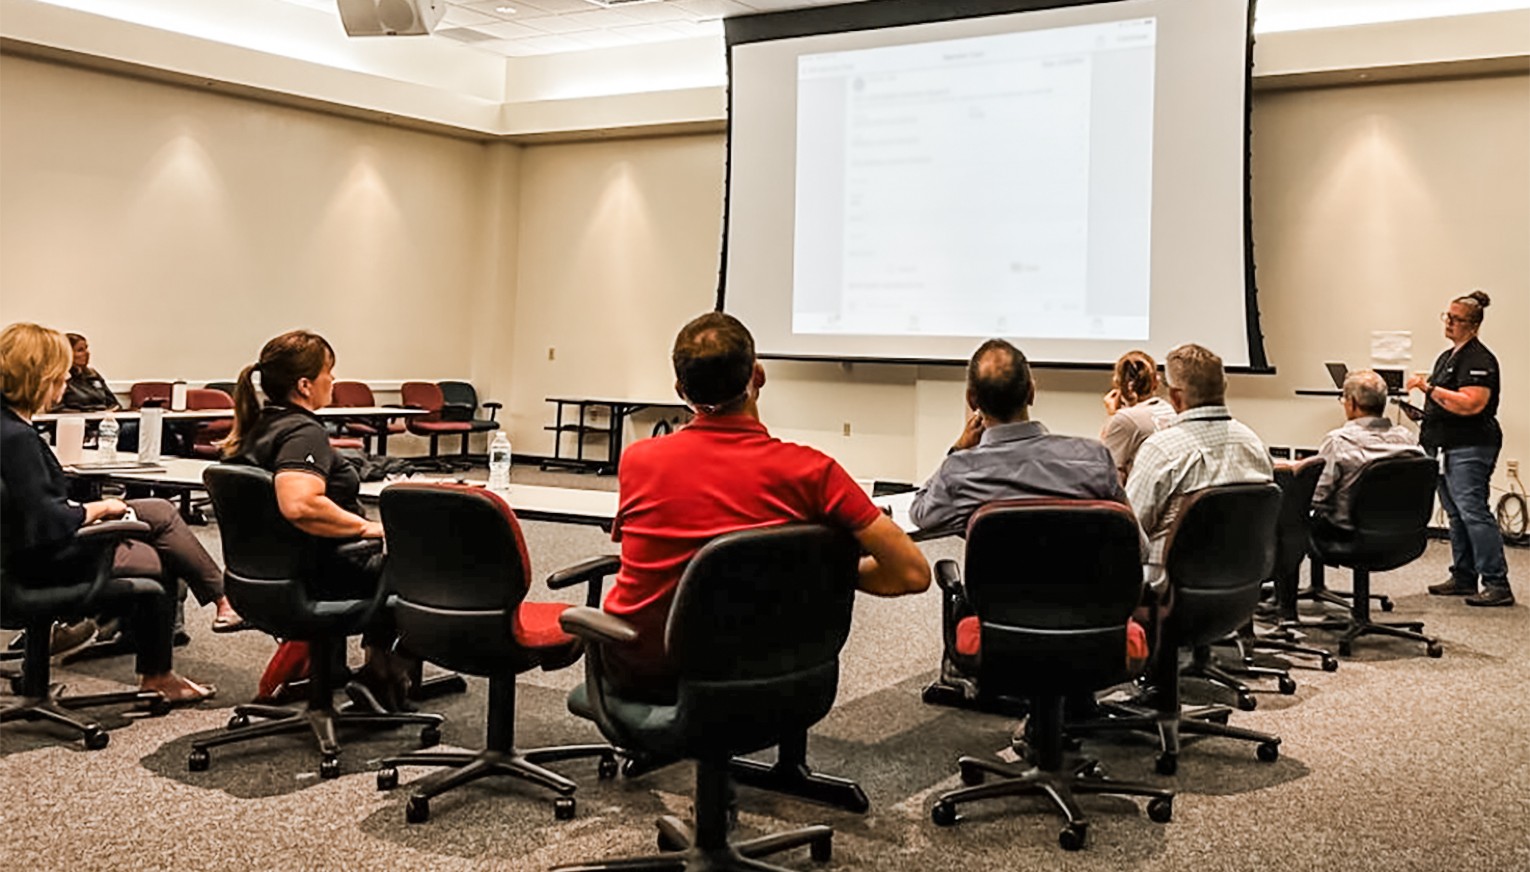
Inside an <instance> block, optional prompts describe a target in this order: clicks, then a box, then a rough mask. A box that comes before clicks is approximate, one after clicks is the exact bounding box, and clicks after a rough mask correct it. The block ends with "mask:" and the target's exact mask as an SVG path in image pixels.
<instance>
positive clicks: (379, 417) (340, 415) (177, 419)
mask: <svg viewBox="0 0 1530 872" xmlns="http://www.w3.org/2000/svg"><path fill="white" fill-rule="evenodd" d="M314 414H315V415H317V416H319V417H320V418H322V419H324V420H327V421H335V422H338V423H344V422H346V421H357V422H360V423H363V424H370V425H372V428H373V429H375V430H376V431H377V453H378V454H387V453H388V422H389V421H392V420H394V419H396V418H413V417H418V416H420V415H428V414H430V412H428V411H426V410H425V409H412V408H408V407H405V406H325V407H324V408H322V409H319V410H318V411H316V412H314ZM107 415H111V416H112V417H114V418H116V419H117V420H118V421H119V422H121V421H137V420H138V419H139V418H141V417H142V413H141V412H139V411H138V410H136V409H113V410H110V411H107V410H105V409H101V410H97V411H92V412H43V413H41V414H37V415H33V416H32V423H33V424H34V425H39V426H44V427H46V428H48V429H51V428H52V427H53V425H54V423H56V422H57V421H58V420H59V419H61V418H84V419H85V421H86V422H87V423H91V422H99V421H102V420H104V419H105V418H106V416H107ZM232 417H234V410H233V409H185V410H181V411H171V410H169V409H166V410H164V421H165V423H166V424H168V425H170V426H172V427H192V426H195V425H196V424H200V423H204V422H206V421H221V420H227V419H229V418H232Z"/></svg>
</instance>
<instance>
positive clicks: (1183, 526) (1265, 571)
mask: <svg viewBox="0 0 1530 872" xmlns="http://www.w3.org/2000/svg"><path fill="white" fill-rule="evenodd" d="M1280 499H1281V497H1280V488H1279V487H1277V486H1276V485H1274V484H1224V485H1217V486H1215V487H1208V488H1204V489H1202V490H1199V491H1195V492H1194V493H1191V494H1189V495H1188V496H1187V497H1186V499H1185V502H1184V505H1183V506H1182V508H1181V511H1180V515H1179V518H1178V520H1177V521H1176V522H1175V524H1174V528H1173V529H1172V530H1171V531H1170V532H1169V541H1168V545H1167V546H1166V551H1165V555H1164V570H1165V572H1166V573H1167V574H1168V577H1169V584H1170V586H1171V588H1172V591H1171V593H1170V598H1171V609H1172V610H1171V611H1170V613H1169V619H1168V624H1167V626H1168V627H1169V628H1170V632H1171V633H1172V635H1173V639H1174V642H1175V643H1176V644H1178V645H1202V644H1207V643H1209V642H1212V641H1215V640H1217V639H1220V638H1222V637H1223V636H1225V635H1227V634H1228V633H1230V632H1232V631H1233V630H1236V629H1237V628H1239V627H1241V626H1243V624H1244V623H1246V622H1247V621H1248V619H1249V616H1250V615H1252V614H1253V613H1254V608H1255V607H1256V606H1257V605H1258V604H1259V592H1260V589H1261V588H1262V586H1263V584H1264V582H1265V580H1266V579H1268V578H1269V577H1270V571H1271V570H1272V569H1273V568H1274V565H1275V527H1276V523H1277V521H1278V520H1279V518H1280Z"/></svg>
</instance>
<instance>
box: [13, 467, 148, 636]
mask: <svg viewBox="0 0 1530 872" xmlns="http://www.w3.org/2000/svg"><path fill="white" fill-rule="evenodd" d="M25 518H26V510H25V509H24V508H23V507H21V506H18V505H15V504H13V503H12V501H11V496H10V491H9V490H8V489H7V488H6V486H5V482H4V481H3V480H0V622H3V626H5V627H7V628H11V629H19V628H22V627H26V626H28V625H29V624H36V623H37V622H38V621H39V620H41V624H42V630H43V631H46V629H47V625H48V624H50V623H52V620H53V618H55V617H59V618H64V617H74V616H79V615H80V613H81V611H82V607H83V606H85V605H86V604H87V603H88V602H90V600H91V599H92V598H93V597H94V596H95V595H96V594H97V593H98V592H99V590H100V589H101V588H102V587H103V586H104V585H105V584H106V582H107V580H108V579H109V578H110V576H111V566H112V555H113V553H114V551H115V548H116V545H117V542H118V540H117V539H115V538H109V537H101V538H99V539H97V540H95V541H80V542H77V543H75V544H74V554H73V555H72V559H70V560H68V561H67V562H60V563H50V564H49V565H48V569H47V571H45V572H43V571H37V570H36V569H35V568H33V567H28V566H24V565H19V562H18V560H17V557H18V555H17V552H16V543H17V542H18V541H19V538H20V532H21V531H20V530H19V529H18V527H19V525H20V524H22V523H24V522H25ZM145 529H146V528H145ZM34 629H36V627H34Z"/></svg>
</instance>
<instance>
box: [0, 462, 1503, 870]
mask: <svg viewBox="0 0 1530 872" xmlns="http://www.w3.org/2000/svg"><path fill="white" fill-rule="evenodd" d="M517 480H528V479H525V478H523V477H522V475H521V474H520V473H519V471H518V475H517ZM558 481H559V483H565V484H571V485H573V486H593V487H609V486H611V484H613V483H612V482H611V481H610V480H609V479H595V478H592V477H568V476H565V477H563V478H561V479H559V480H558ZM524 527H525V531H526V535H527V538H528V540H529V541H528V545H529V551H530V555H531V560H532V563H533V569H534V572H535V573H536V574H537V576H538V577H542V576H545V575H546V574H547V573H549V572H551V571H553V570H555V569H557V568H559V567H561V566H564V565H567V564H569V563H572V562H574V561H576V560H579V559H582V558H584V557H588V556H592V555H595V554H601V553H609V552H611V551H612V550H613V546H612V544H611V543H610V542H609V540H608V539H607V537H606V536H605V534H603V533H601V532H600V531H599V530H598V529H596V528H592V527H573V526H563V525H553V524H544V523H527V524H525V525H524ZM199 535H201V536H203V537H204V540H205V541H206V543H207V544H208V547H209V550H211V551H212V553H213V554H214V556H215V557H216V556H218V555H219V552H218V548H217V531H216V526H209V527H204V528H199ZM924 547H925V549H926V551H927V552H928V554H929V556H930V557H931V559H932V560H933V559H935V558H940V557H959V556H960V543H959V542H956V541H954V540H947V541H940V542H932V543H926V544H925V546H924ZM1509 560H1510V577H1511V579H1513V580H1515V581H1516V582H1517V583H1518V585H1519V587H1520V593H1521V595H1522V596H1530V552H1527V551H1525V550H1523V549H1510V551H1509ZM1448 561H1449V549H1448V547H1447V546H1446V545H1445V544H1444V543H1443V542H1434V543H1431V545H1430V547H1429V550H1428V552H1427V553H1426V554H1425V555H1424V557H1422V558H1421V559H1420V560H1418V561H1417V562H1415V563H1414V564H1412V565H1411V566H1408V567H1406V568H1404V569H1401V570H1398V571H1395V572H1390V573H1385V574H1382V575H1379V576H1377V577H1376V579H1375V583H1374V585H1375V590H1376V591H1377V592H1378V593H1387V594H1390V595H1391V596H1393V597H1394V598H1395V600H1396V612H1395V613H1394V616H1396V617H1398V618H1404V617H1406V618H1413V617H1417V618H1419V619H1422V620H1424V621H1425V622H1427V627H1426V629H1427V630H1428V631H1429V632H1430V633H1431V634H1435V635H1438V636H1439V637H1440V638H1441V639H1442V641H1443V643H1444V645H1445V656H1444V657H1443V658H1442V659H1439V660H1433V659H1428V658H1426V657H1425V656H1424V652H1423V646H1422V645H1417V644H1410V643H1403V642H1394V641H1390V640H1385V639H1368V640H1365V641H1364V642H1362V643H1360V644H1359V646H1358V648H1357V650H1356V652H1355V655H1354V656H1353V657H1350V658H1346V659H1345V660H1344V661H1343V663H1342V665H1341V666H1340V668H1339V670H1338V671H1337V672H1335V673H1324V672H1321V671H1319V670H1317V669H1316V668H1313V666H1312V665H1310V664H1302V665H1303V666H1304V667H1305V668H1299V669H1297V670H1296V671H1294V672H1293V674H1294V675H1295V676H1296V678H1297V680H1298V682H1299V687H1298V689H1297V692H1296V693H1295V694H1294V695H1292V696H1282V695H1280V694H1278V693H1275V692H1266V693H1261V694H1259V704H1258V708H1257V709H1256V710H1255V711H1252V712H1247V713H1244V712H1234V714H1233V723H1235V724H1242V725H1245V726H1248V727H1251V728H1254V729H1259V730H1266V731H1270V732H1274V733H1277V734H1279V735H1280V736H1281V738H1282V739H1283V744H1282V745H1281V751H1282V753H1281V756H1280V758H1279V760H1277V761H1276V762H1274V763H1262V762H1259V761H1258V760H1257V759H1256V758H1255V754H1254V751H1253V748H1252V746H1250V745H1247V744H1244V743H1239V742H1234V741H1229V740H1220V739H1217V740H1207V741H1201V742H1197V743H1195V744H1193V745H1191V746H1189V747H1187V748H1186V750H1185V753H1184V755H1183V756H1182V758H1181V764H1180V771H1179V773H1178V775H1176V776H1175V777H1173V778H1163V777H1160V776H1157V775H1155V774H1154V773H1153V756H1154V745H1153V744H1152V743H1150V742H1149V741H1147V740H1146V739H1140V740H1133V739H1125V740H1118V741H1115V742H1106V741H1090V742H1088V743H1086V745H1085V748H1084V750H1085V751H1086V752H1087V753H1089V754H1091V755H1094V756H1098V757H1099V758H1101V759H1102V761H1103V763H1104V766H1105V768H1106V770H1107V771H1108V772H1109V773H1110V774H1111V775H1113V776H1116V777H1119V778H1125V779H1133V780H1147V781H1153V782H1160V783H1163V784H1166V785H1172V786H1173V787H1174V788H1175V789H1176V790H1178V791H1179V795H1178V798H1177V800H1176V804H1175V814H1174V820H1173V822H1172V823H1169V824H1167V825H1159V824H1155V823H1152V822H1150V821H1149V820H1148V819H1147V815H1146V814H1145V812H1144V810H1143V808H1142V807H1141V805H1139V804H1138V803H1136V802H1134V801H1130V800H1126V799H1120V798H1102V799H1094V800H1085V810H1086V811H1087V812H1088V813H1089V814H1090V816H1091V820H1092V827H1091V833H1090V844H1089V847H1088V848H1087V849H1086V850H1085V851H1083V852H1079V853H1065V852H1063V851H1062V850H1061V849H1059V847H1058V845H1057V831H1058V828H1059V821H1058V819H1057V818H1056V817H1054V815H1053V814H1052V813H1051V812H1050V810H1049V808H1048V807H1047V806H1046V805H1043V804H1042V803H1040V802H1039V801H1031V800H1019V799H1015V800H1000V801H994V802H987V803H978V804H974V805H972V806H968V807H967V808H966V809H965V810H964V814H965V815H966V817H965V819H964V820H963V821H962V822H961V823H960V824H958V825H957V826H955V827H952V828H938V827H936V826H934V825H933V824H932V823H931V822H930V819H929V807H930V803H931V801H932V798H933V796H934V795H935V794H937V793H939V792H941V791H943V790H947V789H950V788H952V787H955V786H957V785H958V784H959V779H958V777H957V773H956V767H955V760H956V758H957V756H958V755H960V754H964V753H965V754H979V755H981V754H1004V753H1008V744H1009V738H1010V733H1011V730H1012V728H1013V724H1012V722H1011V721H1009V720H1007V719H1006V718H1003V717H1000V716H996V715H986V714H975V713H971V712H965V711H957V710H952V709H945V708H936V707H931V706H927V705H924V704H922V703H921V701H920V697H919V694H920V690H921V689H922V687H923V686H924V685H925V684H926V683H927V682H928V681H929V680H931V679H932V678H933V677H934V675H935V672H936V667H937V665H938V662H939V651H940V631H939V626H938V623H939V614H940V606H939V602H938V599H937V597H936V595H935V593H934V589H933V588H932V590H931V592H930V593H927V594H925V595H923V596H918V597H909V598H904V599H900V600H881V599H876V598H872V597H864V596H863V597H862V598H861V599H860V600H859V602H858V603H857V610H856V615H855V625H854V629H853V631H852V634H851V637H850V641H849V643H848V645H847V647H846V649H845V652H844V656H843V667H844V668H843V677H842V680H841V685H840V693H839V700H838V704H837V705H836V707H835V709H834V710H833V712H831V713H830V714H829V716H828V717H827V719H825V720H824V721H823V722H822V723H821V724H820V725H819V726H818V727H817V728H815V729H814V731H813V733H812V736H811V740H810V745H809V755H810V760H811V762H812V764H813V765H814V766H815V767H816V768H817V769H819V770H821V771H824V772H830V773H834V774H838V775H843V776H847V777H852V778H855V779H857V780H858V781H860V783H861V784H862V785H863V786H864V788H865V789H866V792H867V793H868V794H869V795H870V797H871V801H872V809H871V811H870V812H869V813H867V814H865V815H855V814H850V813H846V812H841V811H836V810H833V809H829V808H825V807H822V806H817V805H813V804H811V803H807V802H803V801H798V800H793V799H785V798H781V797H778V796H774V795H770V794H766V793H761V792H758V791H753V790H750V789H741V791H740V817H739V827H740V830H741V831H742V833H743V834H745V835H752V834H758V833H763V832H768V831H772V830H779V829H785V828H790V827H793V826H799V825H804V824H808V823H828V824H831V825H833V826H834V828H835V832H836V834H835V840H834V858H833V860H832V861H831V862H830V863H828V864H825V865H822V866H817V865H816V864H814V863H813V862H812V861H811V860H810V859H809V858H808V857H807V852H806V851H805V850H802V851H798V852H794V853H791V854H786V855H781V856H780V857H779V858H778V859H777V861H776V862H779V863H781V864H783V865H785V866H788V867H790V868H795V869H803V870H806V869H810V868H820V869H826V870H839V869H875V870H918V872H925V870H943V869H951V870H956V869H961V870H972V869H984V870H987V869H1006V870H1008V869H1028V868H1037V867H1039V868H1049V869H1053V868H1055V869H1065V870H1074V869H1077V870H1105V869H1112V870H1114V869H1132V870H1160V869H1163V870H1168V869H1190V868H1194V869H1197V870H1243V869H1256V868H1257V869H1293V868H1300V869H1314V870H1364V872H1375V870H1382V869H1386V870H1394V869H1396V870H1402V869H1409V870H1412V869H1416V870H1436V869H1442V868H1445V869H1451V868H1461V869H1472V870H1525V869H1530V732H1527V730H1526V728H1525V721H1526V718H1527V717H1530V706H1527V705H1526V704H1525V702H1524V689H1525V688H1526V686H1527V685H1530V658H1527V657H1526V654H1525V648H1526V645H1527V642H1526V637H1527V629H1530V620H1527V615H1530V610H1527V607H1526V605H1524V604H1521V605H1520V606H1518V607H1515V608H1511V609H1493V610H1475V609H1469V608H1468V607H1467V606H1465V605H1464V604H1463V603H1462V602H1461V601H1460V600H1458V599H1453V598H1452V599H1442V598H1437V597H1429V596H1427V595H1425V594H1424V593H1423V587H1424V585H1425V584H1427V583H1430V582H1433V581H1437V580H1439V579H1441V578H1443V577H1444V576H1445V568H1446V566H1447V564H1448ZM1329 581H1330V584H1331V585H1332V586H1335V587H1344V586H1346V584H1347V576H1346V575H1345V574H1344V573H1343V572H1333V571H1330V574H1329ZM539 593H540V598H543V599H551V598H557V595H555V594H552V593H549V592H546V591H545V590H544V591H540V592H539ZM563 593H564V594H566V597H565V598H567V599H569V600H574V599H577V598H578V596H579V592H578V591H565V592H563ZM211 620H212V613H211V609H210V608H208V609H203V610H199V611H192V612H191V613H190V614H189V615H188V626H189V630H190V632H191V635H192V641H191V643H190V644H189V645H187V646H185V647H183V648H180V649H178V650H177V654H176V666H177V668H178V669H179V670H181V671H182V672H184V673H186V674H187V675H190V676H192V677H195V678H197V679H199V680H204V681H211V682H214V683H216V684H217V686H218V688H219V693H218V698H217V699H216V700H215V701H213V702H211V703H207V704H203V705H201V706H199V707H196V708H190V709H180V710H176V711H174V712H172V713H170V714H169V715H167V716H165V717H162V718H147V717H136V716H133V715H131V713H124V712H121V711H120V710H111V709H105V710H97V712H98V713H99V714H100V717H101V720H102V723H103V725H104V726H106V727H108V729H109V730H110V732H111V744H110V746H109V747H107V748H106V749H104V750H101V751H96V752H90V751H85V750H83V748H82V747H81V746H80V743H79V742H78V741H71V740H68V739H66V738H63V736H62V734H61V733H55V732H52V731H51V730H50V729H49V728H46V727H39V726H20V727H14V728H12V727H9V726H8V727H7V728H6V729H5V730H4V732H3V733H0V796H3V801H0V857H3V858H5V859H4V865H5V867H6V868H9V869H33V870H53V869H61V870H65V869H66V870H95V869H125V868H139V867H157V868H166V869H174V870H189V869H220V870H226V869H396V868H420V869H446V870H456V869H528V870H531V869H544V868H547V867H548V866H551V865H553V864H556V863H561V862H572V861H578V860H584V859H594V858H601V857H609V856H623V855H632V854H641V853H650V852H652V850H653V849H654V829H653V823H652V821H653V818H654V817H656V816H657V815H659V814H664V813H677V814H680V815H682V816H686V815H687V814H688V812H689V809H690V802H691V800H690V796H691V790H692V780H691V779H692V769H691V768H690V766H689V765H687V764H681V765H676V766H671V767H669V768H666V769H662V770H659V771H657V772H653V773H650V774H647V775H644V776H641V777H638V778H634V779H626V778H619V779H617V780H614V781H600V780H598V779H597V777H596V773H595V765H594V762H593V761H573V762H568V763H562V764H557V766H556V768H558V769H560V770H561V771H563V772H564V773H566V774H567V775H569V777H571V778H573V779H574V780H576V781H578V782H579V784H580V789H579V793H578V814H577V816H576V817H575V819H574V820H571V821H556V820H554V818H553V813H552V804H551V801H550V797H549V796H548V795H547V794H545V793H544V792H542V791H539V790H536V789H533V788H531V787H529V786H526V785H522V784H517V783H495V782H488V783H481V784H480V785H479V786H475V787H472V788H469V789H466V790H459V791H457V792H455V793H454V794H449V795H447V796H444V797H441V798H439V799H437V800H435V801H434V802H433V803H432V806H431V811H432V817H431V820H430V821H429V822H427V823H425V824H421V825H409V824H406V823H405V821H404V809H403V803H404V797H405V790H404V789H402V788H401V789H400V790H397V791H394V792H391V793H383V792H379V791H378V790H377V788H376V784H375V778H374V776H373V774H372V773H373V771H374V769H375V768H376V761H377V760H378V759H379V758H381V757H382V756H384V755H387V754H392V753H396V752H399V751H403V750H407V749H410V748H412V747H414V745H415V740H416V738H417V737H416V734H415V733H414V732H413V731H402V730H401V731H397V732H393V733H382V734H378V735H374V736H371V737H367V738H361V737H358V738H356V739H353V740H351V741H349V742H347V743H346V744H345V751H344V753H343V757H342V763H343V774H342V775H341V777H340V778H338V779H335V780H321V779H320V778H318V776H317V774H316V769H317V762H318V761H317V755H316V753H315V752H314V751H313V749H312V747H311V745H310V743H309V740H308V739H307V738H306V737H303V738H301V739H299V738H292V739H286V740H276V741H274V742H265V743H255V744H253V745H249V746H234V747H230V748H226V749H215V750H214V752H213V760H212V766H211V768H210V769H209V770H208V771H206V772H189V771H187V767H186V755H187V751H188V750H189V747H190V743H191V741H192V740H193V739H194V738H195V737H197V736H200V735H205V734H207V733H209V732H211V731H213V730H216V729H218V728H219V727H220V726H222V724H223V723H224V722H225V721H226V720H227V718H228V714H229V712H228V709H229V708H230V707H232V706H233V705H235V704H236V703H238V702H242V701H245V700H247V699H249V697H250V696H251V695H252V694H253V692H254V689H255V684H256V680H257V678H258V676H259V674H260V671H261V669H262V667H263V665H264V663H265V661H266V659H267V658H268V657H269V656H270V653H271V651H272V650H273V649H274V644H275V643H274V642H273V641H272V640H271V639H270V638H268V637H265V636H263V635H260V634H258V633H253V632H251V633H241V634H236V635H232V636H219V635H214V634H212V633H211V632H210V631H209V625H210V622H211ZM1317 639H1318V640H1319V641H1321V640H1322V637H1321V636H1318V637H1317ZM1298 662H1299V661H1298ZM581 675H582V667H581V666H575V667H573V668H570V669H566V670H562V671H558V672H552V673H543V672H533V673H530V674H527V675H524V676H522V677H521V680H520V685H519V688H520V690H519V707H520V717H519V728H518V738H519V744H520V745H521V746H523V747H532V746H536V745H541V744H563V743H576V742H587V741H598V740H599V736H598V734H597V732H596V731H595V729H594V728H593V727H592V726H591V725H589V724H588V723H586V722H583V721H581V720H579V719H577V718H575V717H573V716H572V715H570V714H568V713H567V711H566V710H565V708H564V704H563V700H564V696H565V694H566V692H567V691H568V690H569V689H570V688H571V687H573V686H574V685H575V684H576V683H577V682H578V681H579V680H580V678H581ZM54 677H55V680H60V681H66V682H68V684H69V685H70V687H71V688H72V689H73V690H75V691H78V692H88V691H91V690H97V689H108V688H113V687H120V686H121V685H122V684H123V683H125V682H130V681H132V678H133V676H132V661H131V658H130V657H127V656H119V657H113V658H103V659H92V660H83V661H75V662H71V663H69V664H68V665H65V666H60V667H55V673H54ZM486 688H487V685H486V682H484V681H483V680H480V679H471V680H470V685H469V691H468V693H466V694H462V695H458V696H455V697H449V698H445V699H440V700H435V701H432V702H431V703H429V704H428V708H430V709H431V710H435V711H440V712H442V713H444V714H445V715H446V716H447V718H448V720H447V724H446V727H445V729H444V742H443V744H444V745H446V746H457V747H465V748H474V747H480V746H481V743H482V742H483V740H484V731H485V727H484V717H485V705H486V700H487V689H486ZM1208 696H1211V697H1214V696H1215V694H1214V693H1209V694H1208ZM424 773H425V770H421V769H405V770H403V773H402V776H403V781H404V782H405V784H407V782H408V781H409V780H412V779H413V778H417V777H420V776H421V775H423V774H424Z"/></svg>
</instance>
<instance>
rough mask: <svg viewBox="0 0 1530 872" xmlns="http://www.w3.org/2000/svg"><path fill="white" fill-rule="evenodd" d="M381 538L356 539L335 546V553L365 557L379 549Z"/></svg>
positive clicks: (343, 555)
mask: <svg viewBox="0 0 1530 872" xmlns="http://www.w3.org/2000/svg"><path fill="white" fill-rule="evenodd" d="M382 548H383V540H381V539H357V540H355V541H352V542H346V543H344V544H341V545H336V546H335V554H336V555H338V556H340V557H345V558H356V557H366V556H368V555H371V554H374V553H376V552H378V551H381V550H382Z"/></svg>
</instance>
